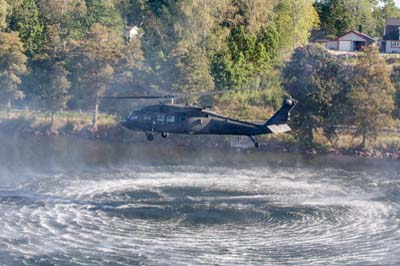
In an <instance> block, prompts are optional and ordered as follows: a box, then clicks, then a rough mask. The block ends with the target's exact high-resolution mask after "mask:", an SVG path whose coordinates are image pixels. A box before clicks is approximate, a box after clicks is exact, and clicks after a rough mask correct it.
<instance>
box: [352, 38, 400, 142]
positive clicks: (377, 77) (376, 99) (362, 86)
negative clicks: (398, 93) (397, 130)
mask: <svg viewBox="0 0 400 266" xmlns="http://www.w3.org/2000/svg"><path fill="white" fill-rule="evenodd" d="M394 93H395V89H394V87H393V84H392V82H391V80H390V70H389V68H388V65H387V64H386V62H385V60H384V59H383V58H382V57H381V55H380V54H379V50H378V47H376V46H369V47H366V48H365V49H364V50H363V53H362V54H361V56H360V58H359V60H358V63H357V64H356V66H355V67H354V71H353V77H352V89H351V92H350V93H349V95H348V97H349V101H350V104H351V106H352V112H353V116H352V117H353V121H352V122H353V124H354V125H355V126H357V128H358V131H357V133H358V134H361V136H362V143H361V147H363V148H364V147H365V144H366V138H367V136H376V134H377V132H378V130H379V129H381V128H385V127H389V126H390V125H391V121H392V116H391V115H392V113H393V111H394V100H393V96H394Z"/></svg>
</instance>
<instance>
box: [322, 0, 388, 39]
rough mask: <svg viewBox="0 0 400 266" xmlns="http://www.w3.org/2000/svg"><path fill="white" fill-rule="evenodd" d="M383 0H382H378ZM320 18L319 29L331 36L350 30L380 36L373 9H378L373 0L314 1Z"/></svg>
mask: <svg viewBox="0 0 400 266" xmlns="http://www.w3.org/2000/svg"><path fill="white" fill-rule="evenodd" d="M380 2H384V1H380ZM315 7H316V9H317V11H318V14H319V16H320V20H321V30H322V31H324V32H325V33H326V34H327V35H331V36H333V37H336V36H339V35H341V34H343V33H345V32H348V31H350V30H357V29H358V27H359V25H362V26H363V31H364V32H366V33H368V34H370V35H372V36H381V34H382V33H383V31H382V32H381V31H377V16H376V14H374V10H376V9H379V5H378V4H377V1H375V0H322V1H317V2H316V3H315Z"/></svg>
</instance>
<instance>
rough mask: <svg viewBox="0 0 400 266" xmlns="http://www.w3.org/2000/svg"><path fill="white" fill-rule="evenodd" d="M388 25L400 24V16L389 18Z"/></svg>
mask: <svg viewBox="0 0 400 266" xmlns="http://www.w3.org/2000/svg"><path fill="white" fill-rule="evenodd" d="M386 26H400V18H387V19H386Z"/></svg>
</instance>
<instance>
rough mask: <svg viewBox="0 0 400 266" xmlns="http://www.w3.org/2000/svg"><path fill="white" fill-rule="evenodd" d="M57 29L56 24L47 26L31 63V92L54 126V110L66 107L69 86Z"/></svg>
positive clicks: (63, 52) (63, 51)
mask: <svg viewBox="0 0 400 266" xmlns="http://www.w3.org/2000/svg"><path fill="white" fill-rule="evenodd" d="M59 30H60V29H59V28H58V26H56V25H54V26H49V27H48V28H47V35H46V38H45V41H44V44H43V46H42V47H41V49H40V50H39V52H40V53H39V54H38V55H36V56H34V58H33V61H32V64H31V65H32V75H31V76H32V77H31V82H32V83H33V84H35V86H33V87H34V89H33V92H34V93H35V95H36V96H37V97H38V98H39V99H40V102H41V104H42V105H43V106H44V107H45V108H46V109H47V110H49V111H50V114H51V127H54V123H55V114H56V112H57V111H60V110H61V109H64V108H65V107H66V105H67V102H68V100H69V99H70V96H69V95H68V91H69V89H70V87H71V83H70V82H69V80H68V78H67V76H68V74H69V72H68V71H67V70H66V69H65V68H64V59H65V50H64V49H63V48H62V47H61V43H62V39H61V38H60V32H59Z"/></svg>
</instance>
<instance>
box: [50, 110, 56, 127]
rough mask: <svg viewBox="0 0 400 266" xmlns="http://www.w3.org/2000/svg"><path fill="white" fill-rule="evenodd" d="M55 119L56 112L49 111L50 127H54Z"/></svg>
mask: <svg viewBox="0 0 400 266" xmlns="http://www.w3.org/2000/svg"><path fill="white" fill-rule="evenodd" d="M55 120H56V112H54V111H51V128H54V123H55Z"/></svg>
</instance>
